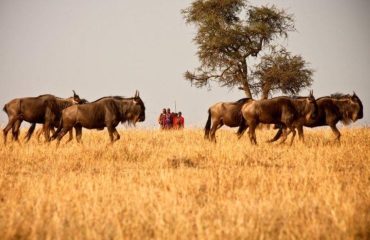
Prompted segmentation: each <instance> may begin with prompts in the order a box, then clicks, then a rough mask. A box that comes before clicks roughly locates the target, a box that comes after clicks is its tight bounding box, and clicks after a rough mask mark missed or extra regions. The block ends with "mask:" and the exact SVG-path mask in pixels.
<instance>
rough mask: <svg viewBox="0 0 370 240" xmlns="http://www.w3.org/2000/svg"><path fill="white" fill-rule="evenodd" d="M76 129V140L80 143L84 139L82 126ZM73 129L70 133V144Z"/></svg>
mask: <svg viewBox="0 0 370 240" xmlns="http://www.w3.org/2000/svg"><path fill="white" fill-rule="evenodd" d="M75 129H76V140H77V142H78V143H80V142H81V137H82V126H75ZM71 132H72V129H71V130H70V131H69V139H68V142H69V141H71V140H72V138H73V136H72V134H71Z"/></svg>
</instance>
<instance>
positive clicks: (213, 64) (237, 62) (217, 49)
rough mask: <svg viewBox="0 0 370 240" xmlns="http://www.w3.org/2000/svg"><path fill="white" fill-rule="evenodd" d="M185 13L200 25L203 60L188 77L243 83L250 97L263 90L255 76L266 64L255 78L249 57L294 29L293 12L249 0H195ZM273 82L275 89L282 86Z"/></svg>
mask: <svg viewBox="0 0 370 240" xmlns="http://www.w3.org/2000/svg"><path fill="white" fill-rule="evenodd" d="M182 14H183V15H184V18H185V20H186V22H187V23H188V24H193V25H195V27H196V28H197V33H196V36H195V37H194V42H195V43H196V45H197V46H198V51H197V55H198V58H199V60H200V66H199V67H198V68H196V69H195V70H194V71H186V72H185V74H184V76H185V79H187V80H189V81H191V83H192V84H194V85H195V86H196V87H203V86H207V85H209V84H210V81H217V82H219V83H220V84H221V85H222V86H226V87H240V88H241V89H243V90H244V91H245V94H246V95H247V96H248V97H252V93H259V92H260V91H261V89H262V88H261V85H259V84H256V82H255V80H256V79H258V78H257V77H258V76H259V75H261V73H262V72H261V71H262V69H263V68H262V65H261V66H260V67H261V68H260V71H259V72H256V73H255V74H254V78H249V77H248V76H249V74H250V69H249V66H248V64H247V59H248V58H250V57H257V56H258V54H259V53H260V52H261V51H262V50H264V49H268V48H270V47H271V46H272V45H273V44H272V43H273V42H274V41H275V40H277V39H279V38H283V39H284V38H287V36H288V32H290V31H294V30H295V28H294V20H293V16H292V15H290V14H287V13H286V12H285V10H282V9H278V8H277V7H275V6H274V5H272V6H261V7H256V6H251V5H249V4H248V2H247V1H246V0H195V1H194V2H193V3H192V4H191V6H190V7H188V8H186V9H184V10H183V11H182ZM303 63H304V62H303ZM258 74H259V75H258ZM264 79H267V78H264ZM298 79H299V78H298ZM272 85H273V89H271V90H272V91H273V90H275V89H276V87H277V86H279V85H276V84H275V85H274V84H272ZM280 86H281V85H280ZM286 89H288V87H287V88H286ZM292 89H296V88H294V87H293V88H292ZM284 91H285V90H284ZM287 91H288V90H287Z"/></svg>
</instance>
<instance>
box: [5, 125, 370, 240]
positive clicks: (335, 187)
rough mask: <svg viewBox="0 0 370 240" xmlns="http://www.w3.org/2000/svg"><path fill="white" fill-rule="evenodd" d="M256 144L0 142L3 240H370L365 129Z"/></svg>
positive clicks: (94, 139) (131, 135)
mask: <svg viewBox="0 0 370 240" xmlns="http://www.w3.org/2000/svg"><path fill="white" fill-rule="evenodd" d="M341 131H342V134H343V136H342V142H341V144H337V143H333V142H332V141H331V139H332V137H333V136H332V135H331V132H330V130H326V129H325V130H318V131H307V132H306V143H305V144H302V143H299V142H297V141H296V142H295V143H294V144H293V146H292V147H290V146H288V145H287V144H283V145H279V144H267V143H264V141H265V140H267V139H268V138H270V137H272V136H273V134H274V132H273V131H268V130H265V131H258V132H257V140H258V141H259V145H258V146H251V144H250V143H249V140H248V138H247V136H244V138H243V139H241V140H240V141H238V140H237V138H236V136H235V135H234V134H233V131H228V130H220V131H219V132H217V140H218V142H217V144H212V143H209V142H207V141H204V140H203V133H202V131H201V130H185V131H176V132H160V131H158V130H128V131H126V130H124V131H121V136H122V138H121V140H120V141H118V142H116V143H115V144H114V145H113V146H109V145H107V143H108V135H107V133H106V131H104V132H96V131H86V130H85V131H84V133H83V141H84V143H83V144H82V145H80V144H77V143H76V142H72V143H70V144H67V145H65V144H61V146H60V147H59V148H58V149H56V148H55V143H51V144H44V143H38V142H37V141H36V140H35V139H32V140H31V142H30V143H28V144H21V145H19V144H17V143H10V144H8V145H7V146H4V145H3V143H2V142H1V143H0V236H1V239H24V238H27V239H149V238H154V239H195V238H196V239H319V238H320V239H366V238H370V129H369V128H359V129H342V130H341Z"/></svg>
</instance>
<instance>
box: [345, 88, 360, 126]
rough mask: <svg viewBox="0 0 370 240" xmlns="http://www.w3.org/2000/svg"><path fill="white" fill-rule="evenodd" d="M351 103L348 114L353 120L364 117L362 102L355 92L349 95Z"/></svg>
mask: <svg viewBox="0 0 370 240" xmlns="http://www.w3.org/2000/svg"><path fill="white" fill-rule="evenodd" d="M349 104H350V107H349V108H348V111H349V113H348V115H349V117H350V118H351V120H352V121H353V122H355V121H356V120H358V119H361V118H363V117H364V112H363V106H362V102H361V100H360V98H359V97H358V96H357V95H356V93H355V92H353V95H352V96H349Z"/></svg>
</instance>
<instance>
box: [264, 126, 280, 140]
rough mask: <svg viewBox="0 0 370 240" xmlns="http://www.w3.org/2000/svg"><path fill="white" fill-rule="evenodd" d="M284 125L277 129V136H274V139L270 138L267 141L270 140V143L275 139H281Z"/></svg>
mask: <svg viewBox="0 0 370 240" xmlns="http://www.w3.org/2000/svg"><path fill="white" fill-rule="evenodd" d="M283 128H284V127H283V126H281V127H280V128H279V130H278V131H277V133H276V135H275V137H273V138H272V139H270V140H267V142H269V143H272V142H275V141H277V140H279V138H280V137H281V135H282V134H283V131H284V130H283Z"/></svg>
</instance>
